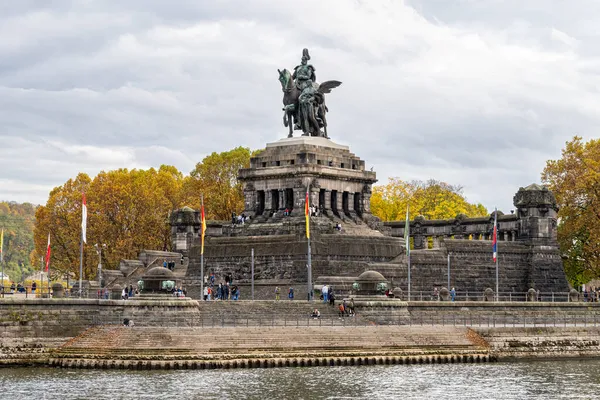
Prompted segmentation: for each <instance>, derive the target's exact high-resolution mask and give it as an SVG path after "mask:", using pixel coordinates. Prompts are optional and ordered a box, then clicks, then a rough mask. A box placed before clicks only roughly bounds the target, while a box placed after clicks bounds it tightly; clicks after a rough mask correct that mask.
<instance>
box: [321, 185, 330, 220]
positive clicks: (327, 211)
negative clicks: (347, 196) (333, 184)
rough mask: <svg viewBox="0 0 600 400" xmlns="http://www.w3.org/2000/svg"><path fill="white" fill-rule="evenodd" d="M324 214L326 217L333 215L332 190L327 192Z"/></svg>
mask: <svg viewBox="0 0 600 400" xmlns="http://www.w3.org/2000/svg"><path fill="white" fill-rule="evenodd" d="M323 212H324V213H325V214H326V215H331V190H325V204H324V205H323Z"/></svg>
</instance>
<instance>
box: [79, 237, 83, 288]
mask: <svg viewBox="0 0 600 400" xmlns="http://www.w3.org/2000/svg"><path fill="white" fill-rule="evenodd" d="M82 277H83V230H81V240H80V241H79V298H81V292H82V285H83V278H82Z"/></svg>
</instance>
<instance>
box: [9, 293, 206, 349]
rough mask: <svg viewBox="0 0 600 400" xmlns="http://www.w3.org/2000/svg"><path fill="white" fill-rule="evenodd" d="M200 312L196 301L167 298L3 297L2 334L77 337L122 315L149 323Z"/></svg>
mask: <svg viewBox="0 0 600 400" xmlns="http://www.w3.org/2000/svg"><path fill="white" fill-rule="evenodd" d="M197 315H198V303H197V302H196V301H192V300H188V301H184V300H176V299H166V300H165V301H150V300H93V299H17V298H11V299H3V300H1V301H0V338H4V339H14V338H27V337H37V338H43V337H64V338H69V337H74V336H77V335H79V334H80V333H81V332H83V331H84V330H85V329H87V328H89V327H91V326H94V325H97V324H106V323H108V324H118V323H121V322H122V321H123V318H131V319H134V320H135V319H136V318H143V319H144V320H145V322H146V324H153V321H154V324H155V325H165V324H166V325H168V324H169V323H170V322H171V321H179V320H181V319H182V318H185V317H190V318H191V317H194V316H197Z"/></svg>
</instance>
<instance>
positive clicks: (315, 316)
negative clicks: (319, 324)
mask: <svg viewBox="0 0 600 400" xmlns="http://www.w3.org/2000/svg"><path fill="white" fill-rule="evenodd" d="M310 316H311V317H312V318H314V319H316V318H321V312H320V311H319V310H317V309H316V308H315V309H314V310H313V312H312V314H310Z"/></svg>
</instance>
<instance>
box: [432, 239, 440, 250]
mask: <svg viewBox="0 0 600 400" xmlns="http://www.w3.org/2000/svg"><path fill="white" fill-rule="evenodd" d="M432 239H433V248H434V249H439V248H440V238H439V236H432Z"/></svg>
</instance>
